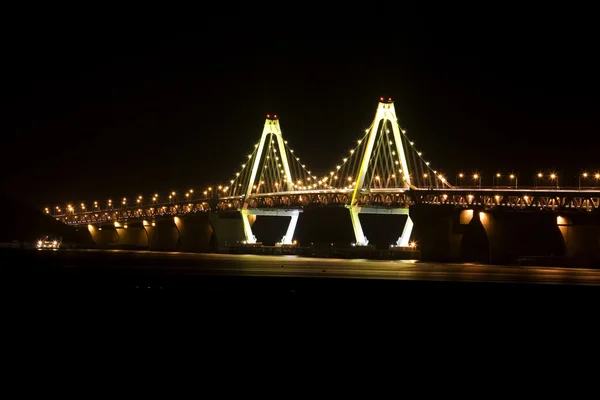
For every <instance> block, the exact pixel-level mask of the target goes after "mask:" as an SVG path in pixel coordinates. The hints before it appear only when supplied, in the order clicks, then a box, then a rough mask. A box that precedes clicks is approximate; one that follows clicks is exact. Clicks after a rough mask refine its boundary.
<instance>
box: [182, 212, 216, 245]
mask: <svg viewBox="0 0 600 400" xmlns="http://www.w3.org/2000/svg"><path fill="white" fill-rule="evenodd" d="M174 222H175V225H176V226H177V229H178V231H179V249H178V250H179V251H187V252H202V253H205V252H208V251H210V243H211V237H212V234H213V228H212V226H211V225H210V221H209V216H208V212H202V213H196V214H190V215H186V216H183V217H175V218H174Z"/></svg>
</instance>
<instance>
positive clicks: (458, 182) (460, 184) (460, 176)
mask: <svg viewBox="0 0 600 400" xmlns="http://www.w3.org/2000/svg"><path fill="white" fill-rule="evenodd" d="M464 176H465V174H463V173H462V172H461V173H459V174H458V176H457V177H456V180H457V182H455V183H457V184H456V186H462V178H464Z"/></svg>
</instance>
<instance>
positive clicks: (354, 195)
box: [45, 98, 600, 247]
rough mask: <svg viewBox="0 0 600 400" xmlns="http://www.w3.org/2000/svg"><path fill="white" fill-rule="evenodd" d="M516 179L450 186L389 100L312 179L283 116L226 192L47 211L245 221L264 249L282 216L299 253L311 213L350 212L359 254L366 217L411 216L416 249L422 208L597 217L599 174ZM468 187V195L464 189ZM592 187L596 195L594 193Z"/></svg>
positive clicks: (94, 220) (84, 216) (273, 119)
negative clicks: (265, 220)
mask: <svg viewBox="0 0 600 400" xmlns="http://www.w3.org/2000/svg"><path fill="white" fill-rule="evenodd" d="M518 178H519V177H518V176H517V175H516V174H510V175H508V176H500V174H497V175H496V176H493V177H492V186H482V185H481V182H482V178H481V176H479V175H478V174H474V175H472V176H468V177H467V176H465V175H463V174H458V175H456V176H453V177H447V176H445V175H444V174H442V173H441V172H439V170H437V169H436V168H435V167H434V166H433V165H432V164H431V163H430V161H429V160H427V159H425V158H424V157H423V153H422V152H421V151H419V150H418V149H417V148H416V147H415V145H414V142H412V141H411V140H410V139H409V137H408V136H407V133H406V131H405V130H404V129H403V128H402V127H401V126H400V124H399V121H398V118H397V115H396V110H395V107H394V103H393V101H392V99H383V98H382V99H380V101H379V103H378V105H377V109H376V113H375V117H374V119H373V122H372V123H371V125H370V127H369V128H368V129H366V130H365V132H364V136H363V137H362V138H360V139H358V140H357V141H356V142H355V143H354V144H353V147H352V148H351V149H349V151H348V153H347V154H345V155H344V156H343V157H342V158H341V159H340V160H339V161H338V162H337V163H335V164H334V165H332V168H331V169H330V170H329V171H326V172H325V173H321V174H317V173H316V172H315V171H313V170H311V169H310V167H309V166H308V165H306V164H305V163H304V160H303V159H302V158H301V157H300V155H299V154H297V153H295V152H294V150H293V149H292V148H290V146H289V145H288V142H287V140H285V138H284V136H283V133H282V128H281V125H280V121H279V118H278V117H277V115H267V118H266V120H265V124H264V128H263V131H262V134H261V136H260V140H259V141H258V143H256V144H255V145H254V148H253V149H251V151H250V152H249V153H248V154H247V155H246V156H245V157H244V159H243V160H242V162H241V163H240V165H239V167H238V171H237V172H236V173H235V174H234V175H233V176H232V177H231V180H230V181H229V182H228V183H227V184H226V185H217V186H214V187H208V188H205V189H202V190H199V191H193V190H188V191H187V192H185V193H183V194H181V193H177V192H172V193H169V194H168V195H166V196H165V195H164V194H163V195H160V196H159V195H158V194H152V195H150V196H144V195H138V196H137V197H136V198H133V199H130V198H127V197H124V198H121V199H118V200H117V199H116V200H114V201H113V200H112V199H109V200H106V201H95V202H94V203H93V204H85V202H83V203H72V204H67V205H66V206H54V207H48V208H46V210H45V211H46V213H48V214H52V215H54V216H55V217H56V218H57V219H58V220H61V221H63V222H65V223H67V224H71V225H90V226H94V225H95V224H104V223H114V224H115V226H117V225H119V226H125V227H127V224H128V223H132V222H134V221H144V226H146V225H148V226H150V225H152V226H153V225H155V222H154V220H155V219H157V218H163V217H178V216H179V217H180V216H184V215H188V214H194V213H198V212H206V211H213V212H215V211H216V212H223V211H238V212H239V213H240V214H241V219H242V223H243V228H244V237H245V242H246V243H256V242H258V241H259V240H260V238H257V237H256V236H255V235H254V233H253V231H252V225H253V222H254V221H255V220H256V218H257V217H259V218H260V216H283V217H290V222H289V225H288V227H287V230H286V232H285V235H284V236H283V237H282V238H281V241H280V242H281V243H282V244H292V243H293V242H294V231H295V228H296V224H297V222H298V218H299V216H300V214H301V213H302V212H303V210H305V209H306V208H307V207H344V208H346V209H348V214H349V218H350V220H351V222H352V227H353V231H354V238H355V242H354V244H355V245H358V246H364V245H368V244H369V240H368V238H367V237H366V235H365V233H364V231H363V228H362V224H361V219H360V218H359V215H360V214H401V215H406V223H405V225H404V228H403V230H402V233H401V235H400V237H399V238H398V239H397V241H396V245H397V246H399V247H406V246H409V245H410V244H411V234H412V230H413V226H414V224H413V220H412V218H411V213H410V212H409V210H410V208H411V207H414V206H417V205H429V206H452V207H453V208H458V209H464V210H474V209H477V210H482V211H485V210H493V209H511V210H529V211H542V212H546V211H550V212H561V213H564V212H586V213H590V212H598V211H599V209H600V185H599V182H598V181H599V180H600V174H598V173H589V174H588V173H583V174H582V175H581V176H580V177H579V185H578V187H574V188H564V187H561V186H560V185H559V177H558V175H557V174H548V175H543V174H541V173H540V174H538V175H537V176H536V177H534V179H535V185H534V186H533V187H524V186H522V185H519V184H518ZM582 180H583V182H584V185H583V186H582ZM463 181H468V185H462V182H463ZM451 182H452V183H451ZM589 183H592V184H594V183H595V186H587V185H588V184H589Z"/></svg>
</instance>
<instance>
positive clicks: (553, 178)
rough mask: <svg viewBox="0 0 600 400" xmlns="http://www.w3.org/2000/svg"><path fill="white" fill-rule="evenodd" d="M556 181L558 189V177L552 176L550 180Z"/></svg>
mask: <svg viewBox="0 0 600 400" xmlns="http://www.w3.org/2000/svg"><path fill="white" fill-rule="evenodd" d="M555 179H556V189H558V175H556V174H550V180H552V181H553V180H555Z"/></svg>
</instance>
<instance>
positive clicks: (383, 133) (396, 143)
mask: <svg viewBox="0 0 600 400" xmlns="http://www.w3.org/2000/svg"><path fill="white" fill-rule="evenodd" d="M330 175H331V177H332V178H335V179H333V180H332V181H331V182H332V186H333V187H335V188H337V189H346V190H352V196H351V199H350V204H348V205H347V208H348V209H349V210H350V218H351V219H352V226H353V229H354V235H355V238H356V245H357V246H366V245H368V244H369V241H368V239H367V237H366V236H365V234H364V232H363V228H362V225H361V222H360V219H359V214H361V213H362V214H402V215H406V216H407V220H406V224H405V225H404V228H403V231H402V234H401V236H400V237H399V238H398V240H397V242H396V245H397V246H401V247H405V246H408V245H409V241H410V235H411V233H412V229H413V222H412V220H411V218H410V216H409V215H408V204H406V203H404V204H403V203H402V202H401V201H400V200H398V201H396V200H394V199H405V198H406V197H405V196H400V195H401V194H402V193H403V192H404V191H407V190H410V189H411V188H426V187H432V188H433V187H435V188H438V187H440V186H449V185H448V182H447V180H446V179H445V178H444V177H443V176H442V175H440V174H439V173H438V172H437V171H435V170H433V169H431V167H430V166H429V162H428V161H425V159H424V158H423V154H422V153H421V152H419V151H417V150H416V149H415V147H414V142H413V141H411V140H409V139H408V137H407V136H406V131H405V130H404V129H401V128H400V126H399V124H398V118H397V116H396V110H395V108H394V103H393V102H392V99H388V100H387V101H385V99H383V98H381V99H380V101H379V104H378V106H377V112H376V113H375V119H374V120H373V123H372V124H371V126H370V127H369V128H368V129H366V131H365V135H364V136H363V137H362V138H361V139H359V140H358V144H357V145H356V146H355V147H354V148H353V149H351V150H350V154H349V155H348V156H347V157H346V158H343V159H342V162H341V163H340V164H339V165H337V166H336V167H335V170H333V171H331V172H330Z"/></svg>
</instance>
